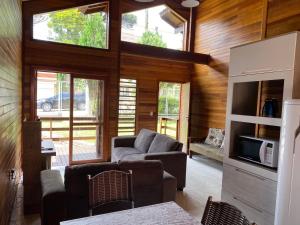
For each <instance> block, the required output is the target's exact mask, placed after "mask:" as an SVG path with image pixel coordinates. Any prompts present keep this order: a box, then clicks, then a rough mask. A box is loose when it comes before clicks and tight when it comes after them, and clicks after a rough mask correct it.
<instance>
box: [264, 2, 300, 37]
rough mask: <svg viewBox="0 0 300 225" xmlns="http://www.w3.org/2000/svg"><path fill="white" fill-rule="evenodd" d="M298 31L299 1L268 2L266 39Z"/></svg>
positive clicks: (299, 23)
mask: <svg viewBox="0 0 300 225" xmlns="http://www.w3.org/2000/svg"><path fill="white" fill-rule="evenodd" d="M295 30H300V0H273V1H270V2H269V7H268V20H267V37H272V36H275V35H279V34H284V33H288V32H291V31H295Z"/></svg>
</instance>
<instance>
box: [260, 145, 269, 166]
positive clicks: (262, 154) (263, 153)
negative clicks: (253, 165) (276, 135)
mask: <svg viewBox="0 0 300 225" xmlns="http://www.w3.org/2000/svg"><path fill="white" fill-rule="evenodd" d="M266 150H267V143H266V142H265V141H264V142H262V144H261V146H260V149H259V158H260V162H261V163H262V164H264V163H265V157H266Z"/></svg>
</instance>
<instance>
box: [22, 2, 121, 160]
mask: <svg viewBox="0 0 300 225" xmlns="http://www.w3.org/2000/svg"><path fill="white" fill-rule="evenodd" d="M96 2H99V1H98V0H85V1H83V0H66V1H60V0H40V1H29V2H24V3H23V35H24V60H23V63H24V79H23V96H24V97H23V116H24V117H26V118H30V119H31V120H33V119H34V116H35V112H34V111H35V110H34V108H35V106H34V101H35V94H34V89H35V82H34V79H35V78H34V76H33V75H34V69H43V70H54V71H64V72H72V73H78V74H80V75H87V76H89V75H95V76H97V75H98V76H105V77H106V78H107V80H108V83H107V84H106V85H107V88H108V90H109V91H108V92H109V94H108V99H107V102H108V111H107V114H108V115H109V117H108V118H109V119H108V121H107V120H106V122H107V123H108V124H107V130H105V132H106V134H108V135H107V137H106V138H105V140H104V142H105V143H104V146H107V148H105V149H103V156H104V159H105V160H108V159H109V157H110V140H111V138H112V137H113V136H117V121H118V93H119V67H120V62H119V61H120V60H119V59H120V56H119V45H120V8H119V1H110V12H109V17H110V19H109V21H110V29H109V32H110V35H109V37H110V38H109V47H110V49H109V50H101V49H95V48H85V47H80V46H73V45H64V44H58V43H51V42H45V41H38V40H33V39H32V15H33V14H38V13H41V12H49V11H53V10H58V9H63V8H72V7H76V6H80V5H86V4H91V3H96Z"/></svg>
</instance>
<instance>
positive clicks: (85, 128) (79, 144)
mask: <svg viewBox="0 0 300 225" xmlns="http://www.w3.org/2000/svg"><path fill="white" fill-rule="evenodd" d="M70 99H71V101H70V109H71V110H70V139H69V141H70V146H69V147H70V155H69V161H70V164H79V163H84V162H93V161H99V160H101V159H102V158H103V135H104V132H103V131H104V80H101V79H92V78H86V76H77V75H72V77H71V98H70Z"/></svg>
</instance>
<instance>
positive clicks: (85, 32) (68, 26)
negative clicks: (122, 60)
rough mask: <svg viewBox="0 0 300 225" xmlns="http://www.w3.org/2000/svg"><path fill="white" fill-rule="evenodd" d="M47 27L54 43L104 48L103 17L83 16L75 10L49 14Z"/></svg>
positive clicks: (104, 27) (100, 15)
mask: <svg viewBox="0 0 300 225" xmlns="http://www.w3.org/2000/svg"><path fill="white" fill-rule="evenodd" d="M48 27H49V28H51V29H52V30H53V32H54V33H55V36H54V39H55V40H56V41H59V42H62V43H66V44H75V45H81V46H88V47H98V48H105V47H106V26H105V21H104V15H103V14H102V13H95V14H90V15H83V14H82V13H81V12H79V11H78V10H77V9H68V10H63V11H57V12H53V13H50V15H49V22H48Z"/></svg>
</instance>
